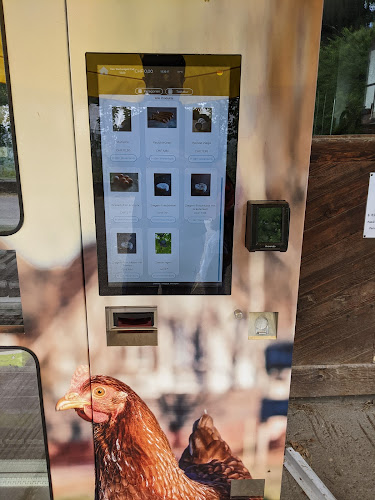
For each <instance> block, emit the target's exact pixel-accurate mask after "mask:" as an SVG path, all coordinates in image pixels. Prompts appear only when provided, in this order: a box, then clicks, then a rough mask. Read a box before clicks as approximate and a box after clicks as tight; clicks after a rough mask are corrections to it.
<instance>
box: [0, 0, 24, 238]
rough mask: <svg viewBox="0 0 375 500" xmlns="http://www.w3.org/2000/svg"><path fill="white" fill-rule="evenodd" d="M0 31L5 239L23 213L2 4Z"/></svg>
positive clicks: (0, 218) (0, 190) (0, 215)
mask: <svg viewBox="0 0 375 500" xmlns="http://www.w3.org/2000/svg"><path fill="white" fill-rule="evenodd" d="M0 29H1V37H0V236H7V235H9V234H13V233H15V232H16V231H18V229H19V228H20V227H21V225H22V222H23V211H22V197H21V185H20V177H19V172H18V160H17V148H16V139H15V131H14V123H13V110H12V100H11V94H10V80H9V71H8V60H7V51H6V40H5V28H4V19H3V12H2V2H0Z"/></svg>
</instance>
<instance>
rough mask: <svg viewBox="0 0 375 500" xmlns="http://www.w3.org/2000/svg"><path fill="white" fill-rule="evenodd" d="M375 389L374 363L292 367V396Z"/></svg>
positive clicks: (365, 392)
mask: <svg viewBox="0 0 375 500" xmlns="http://www.w3.org/2000/svg"><path fill="white" fill-rule="evenodd" d="M374 393H375V365H374V364H350V365H331V366H324V365H321V366H319V365H315V366H314V365H305V366H298V367H295V368H294V369H293V374H292V388H291V393H290V396H291V397H292V398H304V397H322V396H354V395H357V396H359V395H370V396H373V394H374Z"/></svg>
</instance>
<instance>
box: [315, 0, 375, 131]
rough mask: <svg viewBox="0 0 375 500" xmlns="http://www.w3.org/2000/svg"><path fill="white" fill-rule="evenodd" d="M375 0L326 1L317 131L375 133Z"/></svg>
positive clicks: (319, 77) (318, 91) (317, 103)
mask: <svg viewBox="0 0 375 500" xmlns="http://www.w3.org/2000/svg"><path fill="white" fill-rule="evenodd" d="M374 90H375V2H369V1H365V0H325V2H324V10H323V24H322V38H321V44H320V57H319V70H318V82H317V92H316V101H315V116H314V134H315V135H342V134H373V133H374V131H375V110H374V106H375V94H374Z"/></svg>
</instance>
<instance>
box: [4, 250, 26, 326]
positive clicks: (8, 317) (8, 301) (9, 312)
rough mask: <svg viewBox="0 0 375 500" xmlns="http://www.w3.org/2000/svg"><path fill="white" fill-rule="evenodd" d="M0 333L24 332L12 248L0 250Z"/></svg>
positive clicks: (14, 255)
mask: <svg viewBox="0 0 375 500" xmlns="http://www.w3.org/2000/svg"><path fill="white" fill-rule="evenodd" d="M0 333H24V328H23V317H22V307H21V297H20V284H19V280H18V272H17V258H16V252H15V251H14V250H0Z"/></svg>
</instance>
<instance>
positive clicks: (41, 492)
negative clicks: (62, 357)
mask: <svg viewBox="0 0 375 500" xmlns="http://www.w3.org/2000/svg"><path fill="white" fill-rule="evenodd" d="M0 401H1V405H0V498H9V499H12V500H49V499H50V498H51V494H50V478H49V470H48V463H47V458H46V456H47V455H46V435H45V424H44V415H43V407H42V402H41V391H40V376H39V368H38V366H37V360H36V357H35V356H34V355H33V354H31V352H29V351H27V350H25V349H22V348H19V347H6V348H3V347H2V348H0Z"/></svg>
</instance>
